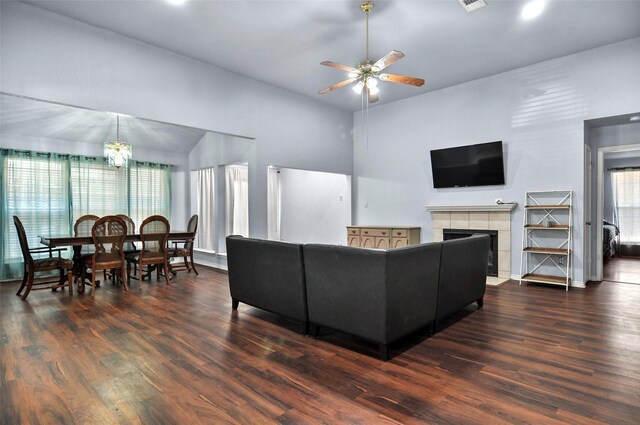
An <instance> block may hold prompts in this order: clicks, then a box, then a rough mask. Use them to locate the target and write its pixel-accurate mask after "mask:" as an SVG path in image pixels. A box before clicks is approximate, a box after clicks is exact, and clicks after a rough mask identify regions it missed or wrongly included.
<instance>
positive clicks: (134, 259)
mask: <svg viewBox="0 0 640 425" xmlns="http://www.w3.org/2000/svg"><path fill="white" fill-rule="evenodd" d="M168 238H169V222H168V221H167V219H166V218H164V217H163V216H161V215H152V216H151V217H147V218H146V219H145V220H144V221H143V222H142V224H141V225H140V240H141V241H142V247H141V249H140V252H138V253H135V254H129V255H127V275H128V276H129V278H130V279H138V280H139V282H140V284H139V285H138V287H139V288H142V278H143V276H144V275H143V274H142V267H143V266H148V265H156V267H160V266H162V268H163V270H164V278H165V280H166V282H167V285H168V284H169V277H168V275H169V267H168V265H167V239H168ZM131 264H135V265H136V266H137V268H138V272H139V274H138V278H136V277H132V276H131ZM149 276H151V274H150V273H149Z"/></svg>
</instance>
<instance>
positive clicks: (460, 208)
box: [426, 204, 518, 212]
mask: <svg viewBox="0 0 640 425" xmlns="http://www.w3.org/2000/svg"><path fill="white" fill-rule="evenodd" d="M517 206H518V204H502V205H498V204H492V205H427V206H426V208H427V211H441V212H470V211H487V212H490V211H505V212H509V211H511V210H513V209H514V208H515V207H517Z"/></svg>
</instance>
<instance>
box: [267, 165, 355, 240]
mask: <svg viewBox="0 0 640 425" xmlns="http://www.w3.org/2000/svg"><path fill="white" fill-rule="evenodd" d="M280 199H281V202H280V216H281V222H280V239H282V240H284V241H288V242H297V243H327V244H333V245H345V244H346V240H347V229H346V226H348V225H350V224H351V176H348V175H344V174H333V173H321V172H316V171H306V170H294V169H290V168H281V169H280Z"/></svg>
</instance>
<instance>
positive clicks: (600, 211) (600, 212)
mask: <svg viewBox="0 0 640 425" xmlns="http://www.w3.org/2000/svg"><path fill="white" fill-rule="evenodd" d="M636 150H640V144H634V145H621V146H607V147H604V148H598V192H597V193H596V199H597V201H596V202H597V204H596V222H595V228H596V254H597V257H596V276H595V278H596V280H598V281H600V280H602V274H603V272H602V269H603V266H602V219H603V216H604V154H605V153H610V152H627V151H636ZM592 227H593V226H592Z"/></svg>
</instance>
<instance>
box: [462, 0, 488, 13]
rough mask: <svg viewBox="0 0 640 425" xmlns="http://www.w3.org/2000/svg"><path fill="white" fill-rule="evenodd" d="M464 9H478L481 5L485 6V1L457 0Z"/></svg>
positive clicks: (469, 10)
mask: <svg viewBox="0 0 640 425" xmlns="http://www.w3.org/2000/svg"><path fill="white" fill-rule="evenodd" d="M458 1H459V2H460V4H461V5H462V7H464V10H466V11H467V12H471V11H473V10H476V9H480V8H481V7H485V6H486V5H487V2H486V1H484V0H458Z"/></svg>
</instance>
